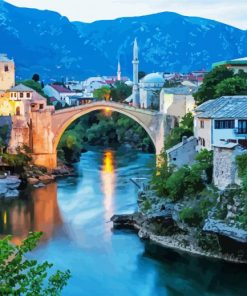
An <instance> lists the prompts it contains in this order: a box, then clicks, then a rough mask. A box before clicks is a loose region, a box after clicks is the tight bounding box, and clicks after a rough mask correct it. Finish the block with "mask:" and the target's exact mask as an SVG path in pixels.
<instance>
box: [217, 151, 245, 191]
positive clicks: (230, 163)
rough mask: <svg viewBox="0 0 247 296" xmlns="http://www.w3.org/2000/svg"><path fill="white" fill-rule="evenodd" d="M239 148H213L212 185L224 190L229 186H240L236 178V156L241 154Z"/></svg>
mask: <svg viewBox="0 0 247 296" xmlns="http://www.w3.org/2000/svg"><path fill="white" fill-rule="evenodd" d="M243 151H244V150H242V149H241V148H240V147H239V146H235V147H232V148H224V147H214V171H213V181H214V185H215V186H217V187H218V188H219V189H222V190H223V189H225V188H226V187H227V186H228V185H230V184H238V185H240V183H241V181H240V179H239V177H238V172H237V165H236V156H237V155H240V154H242V153H243Z"/></svg>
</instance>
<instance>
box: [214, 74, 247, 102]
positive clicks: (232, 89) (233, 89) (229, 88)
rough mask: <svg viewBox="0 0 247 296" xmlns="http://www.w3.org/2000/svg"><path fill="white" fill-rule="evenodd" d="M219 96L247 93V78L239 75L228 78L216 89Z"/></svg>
mask: <svg viewBox="0 0 247 296" xmlns="http://www.w3.org/2000/svg"><path fill="white" fill-rule="evenodd" d="M215 94H216V96H217V97H221V96H234V95H246V94H247V80H246V79H244V78H241V77H239V76H235V77H230V78H227V79H225V80H223V81H221V82H220V83H218V84H217V86H216V89H215Z"/></svg>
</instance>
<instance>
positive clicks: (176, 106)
mask: <svg viewBox="0 0 247 296" xmlns="http://www.w3.org/2000/svg"><path fill="white" fill-rule="evenodd" d="M195 90H196V88H195V87H191V86H179V87H173V88H163V89H162V90H161V93H160V112H162V113H164V114H167V115H171V116H175V117H176V118H177V119H178V120H180V119H181V118H182V117H183V116H184V115H185V114H187V113H189V112H192V113H193V112H194V110H195V100H194V97H193V95H192V94H193V93H194V91H195Z"/></svg>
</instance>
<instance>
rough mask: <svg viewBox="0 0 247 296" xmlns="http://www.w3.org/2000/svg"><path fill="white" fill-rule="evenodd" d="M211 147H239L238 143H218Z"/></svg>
mask: <svg viewBox="0 0 247 296" xmlns="http://www.w3.org/2000/svg"><path fill="white" fill-rule="evenodd" d="M213 146H214V147H217V148H226V149H233V148H235V147H237V146H239V144H238V143H232V142H225V141H220V142H218V143H217V144H214V145H213ZM239 147H240V146H239Z"/></svg>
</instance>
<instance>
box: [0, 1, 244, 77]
mask: <svg viewBox="0 0 247 296" xmlns="http://www.w3.org/2000/svg"><path fill="white" fill-rule="evenodd" d="M135 37H137V39H138V43H139V47H140V69H141V70H143V71H146V72H152V71H166V72H169V71H179V72H189V71H192V70H198V69H202V68H206V69H210V67H211V64H212V63H213V62H216V61H221V60H226V59H232V58H238V57H242V56H247V31H244V30H240V29H237V28H234V27H232V26H229V25H226V24H223V23H220V22H216V21H212V20H208V19H203V18H197V17H187V16H182V15H179V14H176V13H171V12H163V13H158V14H153V15H147V16H141V17H127V18H119V19H116V20H111V21H96V22H93V23H82V22H70V21H69V20H68V18H66V17H64V16H61V15H60V14H59V13H56V12H52V11H48V10H45V11H40V10H36V9H29V8H18V7H15V6H13V5H10V4H8V3H7V2H4V1H3V0H0V52H4V53H7V54H8V56H10V57H14V59H15V61H16V68H17V75H18V76H19V77H20V78H29V77H31V75H32V74H33V73H34V72H37V73H39V74H40V75H41V76H42V78H43V79H45V80H48V79H51V78H52V79H59V80H60V79H61V77H66V76H68V77H69V78H78V79H83V78H86V77H88V76H92V75H111V74H115V72H116V68H117V60H118V58H119V59H120V61H121V64H122V73H123V75H129V76H131V75H132V74H131V73H132V64H131V61H132V46H133V40H134V38H135Z"/></svg>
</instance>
